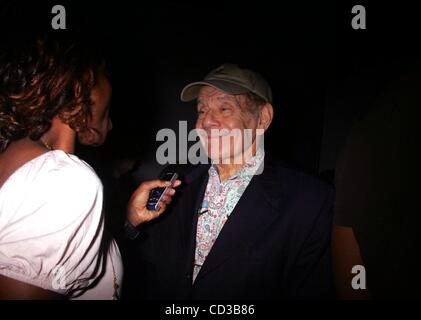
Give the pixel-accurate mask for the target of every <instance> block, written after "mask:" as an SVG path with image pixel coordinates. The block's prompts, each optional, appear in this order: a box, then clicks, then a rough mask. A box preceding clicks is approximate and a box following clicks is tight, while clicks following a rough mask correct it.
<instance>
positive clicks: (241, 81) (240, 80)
mask: <svg viewBox="0 0 421 320" xmlns="http://www.w3.org/2000/svg"><path fill="white" fill-rule="evenodd" d="M202 86H211V87H214V88H216V89H219V90H222V91H224V92H226V93H229V94H234V95H236V94H243V93H247V92H252V93H254V94H255V95H257V96H258V97H260V98H262V99H263V100H265V101H266V102H268V103H272V90H271V88H270V86H269V84H268V83H267V82H266V80H265V79H263V77H262V76H261V75H260V74H258V73H257V72H254V71H252V70H249V69H243V68H240V67H239V66H237V65H235V64H229V63H225V64H223V65H221V66H219V67H218V68H216V69H214V70H212V71H211V72H209V73H208V74H207V75H206V77H205V78H204V79H203V80H202V81H197V82H192V83H190V84H188V85H187V86H185V87H184V89H183V90H182V91H181V100H182V101H185V102H187V101H191V100H194V99H197V97H198V95H199V91H200V89H201V87H202Z"/></svg>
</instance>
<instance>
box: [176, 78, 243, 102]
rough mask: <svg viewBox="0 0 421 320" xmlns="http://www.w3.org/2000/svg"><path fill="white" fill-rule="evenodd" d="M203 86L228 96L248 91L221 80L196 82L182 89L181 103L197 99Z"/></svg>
mask: <svg viewBox="0 0 421 320" xmlns="http://www.w3.org/2000/svg"><path fill="white" fill-rule="evenodd" d="M203 86H210V87H213V88H215V89H219V90H222V91H224V92H226V93H229V94H241V93H245V92H248V91H249V90H248V89H247V88H245V87H242V86H239V85H238V84H234V83H231V82H228V81H223V80H206V81H198V82H193V83H190V84H188V85H187V86H185V87H184V89H183V90H182V91H181V95H180V98H181V101H184V102H188V101H192V100H195V99H197V97H198V96H199V92H200V89H201V88H202V87H203Z"/></svg>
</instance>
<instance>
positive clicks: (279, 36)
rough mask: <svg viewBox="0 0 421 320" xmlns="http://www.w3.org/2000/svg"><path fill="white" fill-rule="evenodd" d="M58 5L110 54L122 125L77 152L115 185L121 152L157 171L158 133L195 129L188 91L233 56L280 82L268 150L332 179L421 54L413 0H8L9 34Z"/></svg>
mask: <svg viewBox="0 0 421 320" xmlns="http://www.w3.org/2000/svg"><path fill="white" fill-rule="evenodd" d="M408 3H409V2H408ZM55 4H62V5H64V6H65V8H66V13H67V29H68V30H71V31H79V32H82V33H84V34H85V35H88V36H90V37H92V38H95V39H97V40H99V41H100V42H102V43H103V44H104V45H105V48H106V52H107V56H108V58H109V62H110V72H111V79H112V84H113V102H112V111H111V116H112V119H113V123H114V129H113V131H112V132H111V133H110V134H109V138H108V140H107V142H106V143H105V145H103V146H102V147H99V148H96V149H91V148H82V147H79V148H78V150H77V153H78V154H79V155H80V156H81V157H82V158H84V159H86V160H87V161H88V162H89V163H90V164H91V165H92V166H93V167H94V168H95V169H96V170H97V172H98V173H99V175H100V176H101V178H102V179H103V181H104V184H105V186H106V188H107V185H108V186H110V188H112V185H113V182H112V181H113V180H112V178H111V175H112V170H113V168H114V167H115V164H116V161H118V160H119V159H122V158H127V157H131V158H136V159H138V160H140V162H141V163H143V167H142V166H140V169H139V170H140V171H142V168H144V169H143V171H144V172H143V173H142V172H140V176H141V177H142V176H143V177H153V176H156V175H157V174H158V171H159V168H158V167H154V166H153V163H154V158H155V151H156V148H157V146H158V145H159V144H158V143H157V142H155V135H156V133H157V131H158V130H159V129H160V128H164V127H165V128H173V129H176V128H177V125H178V121H179V120H186V121H188V124H189V128H192V127H193V126H194V119H195V111H194V105H193V104H191V103H190V104H185V103H182V102H180V100H179V93H180V91H181V89H182V87H183V86H184V85H185V84H186V83H188V82H189V81H194V80H198V79H200V78H201V77H203V76H204V75H205V74H206V73H207V72H208V71H209V70H210V69H212V68H214V67H216V66H217V65H219V64H221V63H223V62H232V63H238V64H240V65H243V66H246V67H250V68H252V69H256V70H257V71H259V72H260V73H261V74H263V75H264V76H265V77H266V78H267V80H268V81H269V82H270V83H271V85H272V89H273V92H274V100H275V102H274V108H275V119H274V122H273V125H272V126H271V128H270V131H269V133H268V135H267V136H266V138H265V145H266V148H267V150H268V153H270V154H272V156H274V157H275V158H277V159H279V160H282V161H284V162H286V163H288V164H290V165H292V166H295V167H298V168H300V169H302V170H304V171H307V172H309V173H313V174H320V173H322V174H323V177H324V178H326V179H328V180H329V179H331V178H332V173H333V172H332V170H333V169H334V166H335V161H336V158H337V155H338V152H339V151H340V149H341V147H342V145H343V142H344V140H345V137H346V134H347V132H348V130H349V128H350V126H351V124H352V123H353V121H354V120H355V119H356V118H357V117H358V116H359V115H360V114H362V113H364V112H365V110H366V109H367V108H368V107H369V105H370V102H371V101H372V100H373V99H375V97H376V96H377V95H378V94H380V93H381V92H383V91H384V90H387V89H386V88H387V85H388V83H389V82H390V81H391V80H392V79H394V78H396V77H397V76H398V75H399V74H400V73H402V72H404V71H405V70H408V69H410V68H411V66H412V63H413V62H414V61H416V60H417V58H418V51H417V49H416V47H417V42H418V41H419V40H418V39H417V34H418V33H419V31H420V28H419V25H420V22H418V19H417V10H416V9H415V5H412V6H409V5H408V4H407V3H405V2H403V1H400V2H399V3H398V4H395V5H387V4H383V5H382V4H377V5H374V4H372V3H371V4H368V3H367V1H358V2H353V1H337V2H336V1H323V3H319V2H314V1H307V2H303V1H294V2H292V1H291V2H279V3H276V2H267V1H253V2H244V1H242V2H237V1H236V2H232V1H231V2H220V1H213V2H211V1H206V2H199V1H196V2H183V1H173V2H162V1H153V2H152V1H139V2H135V1H114V0H112V1H108V2H96V1H95V2H91V1H89V2H88V1H84V2H82V1H71V2H66V1H54V2H51V1H42V2H41V3H39V2H36V3H33V2H32V3H31V2H19V1H2V2H1V5H2V6H1V20H0V26H1V28H0V30H1V37H7V36H9V37H10V36H11V37H19V36H21V35H22V34H25V33H29V32H33V31H36V30H40V29H51V19H52V17H53V14H51V8H52V6H53V5H55ZM355 4H363V5H365V8H366V10H367V29H366V30H353V29H352V28H351V19H352V14H351V8H352V6H353V5H355ZM56 32H63V31H56ZM147 164H152V165H150V166H148V165H147Z"/></svg>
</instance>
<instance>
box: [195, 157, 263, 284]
mask: <svg viewBox="0 0 421 320" xmlns="http://www.w3.org/2000/svg"><path fill="white" fill-rule="evenodd" d="M263 159H264V151H263V150H260V149H258V151H257V152H256V154H255V156H253V157H251V158H250V159H249V160H248V161H247V162H246V164H245V165H244V166H243V167H242V168H241V169H240V170H239V171H237V172H236V173H235V174H234V175H233V176H231V177H230V178H228V179H226V180H225V181H222V182H221V181H220V180H219V175H218V171H217V167H216V166H215V164H212V165H211V167H210V168H209V171H208V174H209V180H208V184H207V186H206V191H205V196H204V199H203V202H202V208H201V210H200V212H201V214H200V215H199V218H198V222H197V231H196V253H195V261H194V269H193V282H194V281H195V280H196V277H197V275H198V273H199V271H200V269H201V267H202V265H203V263H204V262H205V260H206V257H207V256H208V254H209V252H210V250H211V248H212V246H213V244H214V243H215V241H216V239H217V238H218V235H219V233H220V231H221V230H222V227H223V226H224V224H225V222H226V221H227V219H228V217H229V216H230V214H231V212H232V211H233V209H234V207H235V206H236V204H237V202H238V200H240V198H241V196H242V194H243V192H244V190H245V189H246V188H247V186H248V184H249V183H250V181H251V179H252V178H253V175H254V174H256V172H257V170H258V169H259V167H260V165H261V164H262V162H263Z"/></svg>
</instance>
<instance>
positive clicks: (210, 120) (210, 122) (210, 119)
mask: <svg viewBox="0 0 421 320" xmlns="http://www.w3.org/2000/svg"><path fill="white" fill-rule="evenodd" d="M202 121H203V127H204V128H213V127H219V124H220V123H219V120H218V117H216V116H215V114H214V112H213V111H212V110H209V111H208V112H207V113H206V114H205V115H204V118H203V120H202Z"/></svg>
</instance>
